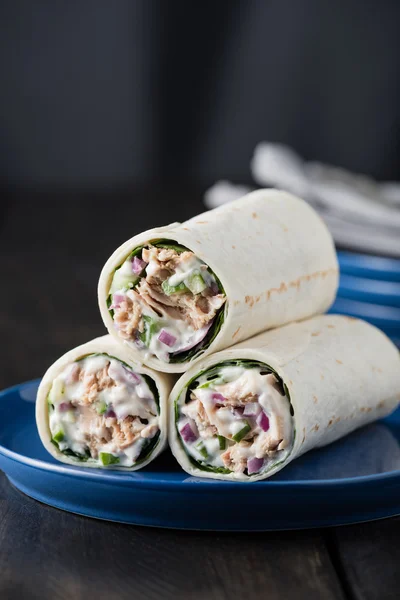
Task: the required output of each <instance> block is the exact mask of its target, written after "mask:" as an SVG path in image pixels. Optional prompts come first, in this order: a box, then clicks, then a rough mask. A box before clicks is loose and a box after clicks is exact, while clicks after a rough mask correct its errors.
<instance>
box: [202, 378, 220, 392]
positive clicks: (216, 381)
mask: <svg viewBox="0 0 400 600" xmlns="http://www.w3.org/2000/svg"><path fill="white" fill-rule="evenodd" d="M222 383H226V382H225V380H224V379H223V378H222V377H216V378H215V379H211V381H206V382H205V383H202V384H201V385H199V386H198V387H197V388H196V389H197V390H205V389H207V388H210V387H211V388H212V387H214V385H221V384H222Z"/></svg>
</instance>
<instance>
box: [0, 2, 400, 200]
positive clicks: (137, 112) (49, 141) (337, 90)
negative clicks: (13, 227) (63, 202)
mask: <svg viewBox="0 0 400 600" xmlns="http://www.w3.org/2000/svg"><path fill="white" fill-rule="evenodd" d="M399 24H400V2H398V1H396V0H392V1H391V0H382V1H380V2H377V1H362V0H358V1H357V0H343V1H341V0H271V1H269V0H242V1H238V0H226V1H224V0H219V1H218V2H215V1H205V0H202V1H196V0H192V1H190V2H187V1H184V0H182V1H181V0H115V1H110V0H35V1H34V2H33V1H31V0H3V1H2V2H1V3H0V61H1V62H0V77H1V95H0V107H1V110H0V177H1V179H2V181H3V183H4V182H6V183H8V184H11V185H12V186H14V185H18V186H29V187H31V186H34V187H38V186H39V187H40V186H49V185H50V186H57V187H64V186H72V187H74V188H76V187H78V188H80V187H90V188H101V187H104V186H106V187H109V186H113V185H126V184H128V185H129V184H130V183H132V182H135V181H142V180H146V179H147V180H148V179H158V180H163V179H166V178H169V179H177V180H181V179H186V180H187V179H191V180H195V181H196V182H198V183H201V184H204V185H208V184H209V183H212V182H213V181H214V179H216V178H220V177H229V178H231V179H233V180H235V181H243V182H246V181H248V180H249V179H250V173H249V160H250V157H251V154H252V151H253V149H254V146H255V145H256V144H257V142H259V141H260V140H263V139H267V140H270V141H278V142H285V143H289V144H291V145H293V146H294V147H295V149H296V150H297V151H298V152H300V153H301V154H302V155H303V156H304V157H305V158H308V159H318V160H321V161H327V162H330V163H334V164H338V165H343V166H345V167H347V168H349V169H353V170H355V171H360V172H365V173H369V174H371V175H373V176H376V177H378V178H380V179H382V178H390V179H395V178H399V176H400V165H399V138H400V135H399V113H400V108H399V107H400V86H399V79H400V69H399V66H400V65H399V63H400V52H399V42H398V38H399V36H398V29H399Z"/></svg>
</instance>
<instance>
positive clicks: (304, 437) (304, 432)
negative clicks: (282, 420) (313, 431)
mask: <svg viewBox="0 0 400 600" xmlns="http://www.w3.org/2000/svg"><path fill="white" fill-rule="evenodd" d="M305 439H306V428H305V427H303V440H302V442H301V443H302V444H304V442H305Z"/></svg>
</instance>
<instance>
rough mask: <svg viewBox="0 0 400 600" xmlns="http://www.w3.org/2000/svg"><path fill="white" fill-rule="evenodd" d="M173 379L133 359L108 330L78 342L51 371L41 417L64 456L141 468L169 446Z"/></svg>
mask: <svg viewBox="0 0 400 600" xmlns="http://www.w3.org/2000/svg"><path fill="white" fill-rule="evenodd" d="M173 382H174V379H173V377H172V376H171V375H167V374H165V373H156V372H155V371H153V370H151V369H148V368H146V367H143V366H140V365H138V364H135V363H134V362H132V360H131V359H130V357H129V356H128V355H127V352H126V350H125V348H124V346H122V345H121V344H118V343H117V342H116V341H115V340H114V339H113V338H112V337H111V336H109V335H106V336H103V337H99V338H97V339H94V340H92V341H90V342H87V343H86V344H83V345H81V346H78V347H77V348H74V349H73V350H71V351H70V352H67V353H66V354H64V356H62V357H61V358H59V359H58V360H57V361H56V362H55V363H54V364H53V365H52V366H51V367H50V368H49V369H48V370H47V372H46V373H45V375H44V377H43V379H42V381H41V383H40V385H39V389H38V392H37V399H36V423H37V428H38V431H39V435H40V439H41V440H42V443H43V445H44V446H45V448H46V450H47V451H48V452H49V453H50V454H51V455H52V456H54V457H55V458H56V459H57V460H60V461H61V462H64V463H68V464H72V465H76V466H83V467H99V468H113V469H126V470H131V471H134V470H136V469H140V468H142V467H144V466H145V465H147V464H148V463H149V462H151V461H152V460H153V459H154V458H155V457H156V456H157V455H158V454H160V452H161V451H162V450H163V449H164V448H165V445H166V440H167V411H166V403H167V398H168V395H169V393H170V391H171V388H172V385H173Z"/></svg>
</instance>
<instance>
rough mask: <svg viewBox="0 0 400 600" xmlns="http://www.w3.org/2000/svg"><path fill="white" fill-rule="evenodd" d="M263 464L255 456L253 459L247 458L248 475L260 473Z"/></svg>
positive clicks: (261, 459)
mask: <svg viewBox="0 0 400 600" xmlns="http://www.w3.org/2000/svg"><path fill="white" fill-rule="evenodd" d="M263 464H264V459H263V458H256V457H255V456H254V457H253V458H249V459H248V461H247V472H248V474H249V475H252V474H253V473H258V472H259V471H260V469H261V468H262V466H263Z"/></svg>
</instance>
